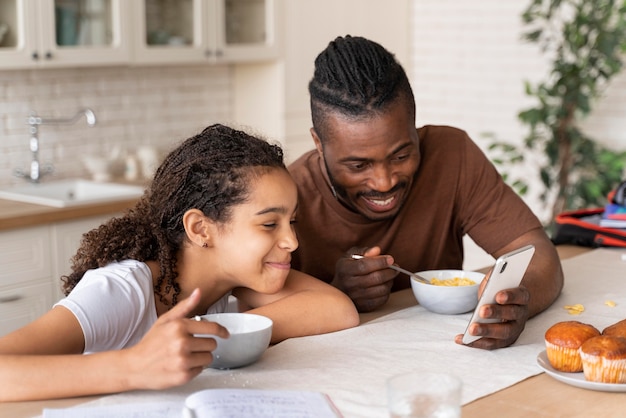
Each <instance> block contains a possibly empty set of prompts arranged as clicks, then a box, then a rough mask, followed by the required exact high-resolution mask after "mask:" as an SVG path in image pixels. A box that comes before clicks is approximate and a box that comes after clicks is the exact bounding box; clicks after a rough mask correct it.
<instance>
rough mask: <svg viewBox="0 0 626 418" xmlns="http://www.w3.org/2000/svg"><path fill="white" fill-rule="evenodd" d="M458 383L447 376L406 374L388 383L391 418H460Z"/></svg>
mask: <svg viewBox="0 0 626 418" xmlns="http://www.w3.org/2000/svg"><path fill="white" fill-rule="evenodd" d="M461 389H462V383H461V381H460V380H459V379H458V378H456V377H454V376H452V375H449V374H446V373H427V372H424V373H421V372H408V373H404V374H400V375H397V376H393V377H391V378H389V379H388V380H387V402H388V403H387V405H388V409H389V416H390V417H391V418H460V417H461Z"/></svg>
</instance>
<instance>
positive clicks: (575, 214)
mask: <svg viewBox="0 0 626 418" xmlns="http://www.w3.org/2000/svg"><path fill="white" fill-rule="evenodd" d="M608 200H609V203H608V204H607V206H606V207H604V208H594V209H581V210H575V211H569V212H563V213H560V214H559V215H557V217H556V219H555V220H554V223H555V229H554V234H553V235H554V236H553V237H552V242H553V243H554V244H555V245H559V244H574V245H580V246H584V247H626V214H625V213H624V209H626V181H624V182H622V183H621V184H620V185H619V186H618V187H617V189H616V190H614V191H612V192H611V193H610V194H609V196H608ZM615 208H617V209H618V211H619V212H621V213H618V214H614V211H615ZM609 213H610V214H611V215H610V216H609V215H608V214H609ZM608 217H611V218H613V220H620V222H621V220H623V221H624V228H622V227H621V226H620V227H608V226H602V225H601V221H602V220H603V219H606V218H608Z"/></svg>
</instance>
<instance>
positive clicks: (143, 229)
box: [62, 124, 286, 306]
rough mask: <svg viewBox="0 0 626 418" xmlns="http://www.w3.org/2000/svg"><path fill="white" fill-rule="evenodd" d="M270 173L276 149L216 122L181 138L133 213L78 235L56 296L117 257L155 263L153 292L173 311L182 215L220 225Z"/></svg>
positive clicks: (277, 163)
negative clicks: (193, 213)
mask: <svg viewBox="0 0 626 418" xmlns="http://www.w3.org/2000/svg"><path fill="white" fill-rule="evenodd" d="M272 168H280V169H283V170H286V167H285V164H284V162H283V152H282V149H281V148H280V147H279V146H278V145H272V144H269V143H268V142H267V141H265V140H262V139H259V138H256V137H254V136H251V135H248V134H246V133H245V132H242V131H238V130H235V129H232V128H229V127H226V126H223V125H219V124H216V125H212V126H209V127H208V128H206V129H204V131H202V133H200V134H199V135H196V136H193V137H191V138H189V139H187V140H185V141H184V142H183V143H182V144H181V145H180V146H179V147H177V148H176V149H174V150H173V151H172V152H171V153H170V154H169V155H168V156H167V157H166V158H165V159H164V161H163V163H162V164H161V166H160V167H159V168H158V169H157V171H156V173H155V175H154V179H153V180H152V183H151V185H150V186H149V187H148V188H147V189H146V191H145V193H144V194H143V196H142V197H141V199H140V200H139V201H138V202H137V205H136V206H135V207H134V208H133V209H131V210H129V211H128V212H127V213H126V214H124V216H122V217H119V218H112V219H111V220H109V221H108V222H106V223H105V224H103V225H101V226H100V227H99V228H96V229H94V230H92V231H90V232H88V233H86V234H84V235H83V239H82V242H81V245H80V248H79V249H78V251H77V252H76V254H75V255H74V257H73V258H72V273H70V274H69V275H67V276H63V277H62V280H63V283H64V284H63V291H64V292H65V294H66V295H67V294H69V293H70V291H71V290H72V289H73V288H74V286H75V285H76V283H78V282H79V281H80V280H81V279H82V277H83V275H84V274H85V272H86V271H87V270H90V269H95V268H98V267H103V266H105V265H107V264H109V263H111V262H115V261H122V260H125V259H133V260H138V261H143V262H145V261H155V260H156V261H158V262H159V266H160V275H159V277H158V279H157V282H156V284H155V287H154V291H155V293H156V294H157V295H159V298H160V300H161V301H162V302H163V303H165V304H166V305H168V306H173V305H175V304H176V303H177V302H178V296H179V294H180V287H179V284H178V282H177V276H178V273H177V268H176V260H177V254H178V252H179V250H180V249H181V248H182V246H183V245H184V244H185V242H186V239H187V238H186V235H185V230H184V227H183V223H182V219H183V215H184V214H185V212H187V211H188V210H189V209H199V210H201V211H202V212H203V213H204V215H205V216H207V217H208V218H210V219H211V220H213V221H215V222H218V223H221V224H224V223H226V222H228V221H229V220H230V216H231V214H232V207H233V206H235V205H238V204H241V203H244V202H246V200H247V198H248V196H249V194H250V190H249V187H250V185H251V183H253V182H252V180H254V178H256V177H258V176H260V175H262V174H263V173H265V172H267V171H269V170H270V169H272ZM170 294H171V296H170Z"/></svg>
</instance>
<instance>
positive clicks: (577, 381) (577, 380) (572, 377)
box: [537, 350, 626, 392]
mask: <svg viewBox="0 0 626 418" xmlns="http://www.w3.org/2000/svg"><path fill="white" fill-rule="evenodd" d="M537 364H538V365H539V367H541V368H542V369H543V371H545V372H546V373H548V374H549V375H550V376H552V377H554V378H555V379H556V380H558V381H561V382H563V383H567V384H568V385H572V386H576V387H578V388H583V389H591V390H599V391H601V392H626V383H599V382H590V381H588V380H585V376H584V375H583V373H582V372H580V373H565V372H560V371H558V370H555V369H554V368H553V367H552V366H551V365H550V362H549V361H548V356H547V354H546V351H545V350H544V351H542V352H541V353H539V355H538V356H537Z"/></svg>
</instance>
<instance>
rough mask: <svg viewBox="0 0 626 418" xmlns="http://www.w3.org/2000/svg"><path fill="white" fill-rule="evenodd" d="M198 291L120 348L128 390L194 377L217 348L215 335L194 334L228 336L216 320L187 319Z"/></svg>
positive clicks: (182, 382)
mask: <svg viewBox="0 0 626 418" xmlns="http://www.w3.org/2000/svg"><path fill="white" fill-rule="evenodd" d="M200 296H201V295H200V290H199V289H195V290H194V291H193V292H192V293H191V295H190V296H189V297H188V298H187V299H185V300H183V301H181V302H180V303H178V304H177V305H176V306H174V307H173V308H172V309H171V310H170V311H169V312H167V313H165V314H163V315H161V317H160V318H159V319H158V320H157V321H156V322H155V324H154V325H153V326H152V328H151V329H150V331H149V332H148V333H147V334H146V335H145V336H144V337H143V339H142V340H141V341H140V342H139V343H138V344H137V345H135V346H133V347H131V348H128V349H126V350H123V354H124V355H123V358H124V360H123V361H125V362H126V366H127V367H126V368H125V369H126V370H128V371H129V373H128V384H129V388H128V389H129V390H132V389H164V388H168V387H171V386H178V385H182V384H184V383H186V382H188V381H190V380H191V379H193V378H194V377H196V376H197V375H198V374H200V372H202V369H203V368H204V367H206V366H207V365H209V364H211V362H212V361H213V354H212V351H213V350H215V348H216V347H217V342H216V341H215V339H214V338H207V337H194V334H211V335H216V336H218V337H221V338H228V336H229V334H228V330H227V329H226V328H224V327H223V326H221V325H219V324H217V323H215V322H207V321H194V320H191V319H189V318H188V316H189V314H190V312H192V311H193V309H194V308H195V307H196V305H197V304H198V302H199V301H200Z"/></svg>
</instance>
